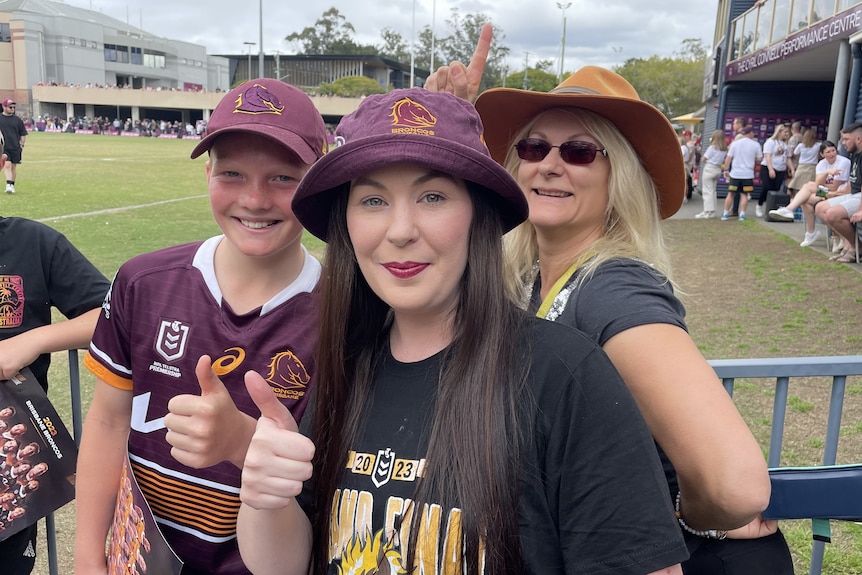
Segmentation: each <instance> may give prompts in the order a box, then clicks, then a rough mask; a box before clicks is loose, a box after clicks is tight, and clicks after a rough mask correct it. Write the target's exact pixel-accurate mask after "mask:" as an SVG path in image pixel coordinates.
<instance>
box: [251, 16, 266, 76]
mask: <svg viewBox="0 0 862 575" xmlns="http://www.w3.org/2000/svg"><path fill="white" fill-rule="evenodd" d="M258 9H259V12H258V14H259V16H260V37H259V38H258V40H260V42H259V43H258V46H260V52H258V53H257V77H258V78H263V77H264V76H263V0H258ZM249 49H251V48H249ZM249 74H251V72H249Z"/></svg>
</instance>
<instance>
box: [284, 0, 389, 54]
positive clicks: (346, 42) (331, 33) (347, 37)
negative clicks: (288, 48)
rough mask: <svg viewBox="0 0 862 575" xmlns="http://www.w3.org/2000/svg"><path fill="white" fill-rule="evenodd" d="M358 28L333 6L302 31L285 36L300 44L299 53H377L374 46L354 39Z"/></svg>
mask: <svg viewBox="0 0 862 575" xmlns="http://www.w3.org/2000/svg"><path fill="white" fill-rule="evenodd" d="M355 33H356V30H355V29H354V28H353V24H351V23H350V22H348V21H347V19H346V18H345V17H344V16H343V15H342V14H341V12H339V11H338V9H337V8H335V7H332V8H330V9H329V10H327V11H325V12H324V13H323V15H322V16H321V17H320V18H319V19H318V20H317V22H315V23H314V26H307V27H305V28H304V29H303V30H302V32H293V33H292V34H289V35H287V36H286V37H285V40H287V41H288V42H293V43H294V44H295V45H297V46H298V48H297V50H296V52H297V53H298V54H315V55H319V54H377V48H375V47H374V46H363V45H360V44H357V43H356V42H355V41H354V40H353V35H354V34H355Z"/></svg>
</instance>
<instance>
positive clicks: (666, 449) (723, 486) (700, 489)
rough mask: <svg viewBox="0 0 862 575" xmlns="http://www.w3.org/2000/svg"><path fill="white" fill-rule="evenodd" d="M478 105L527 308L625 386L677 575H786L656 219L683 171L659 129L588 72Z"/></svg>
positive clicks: (664, 125)
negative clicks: (523, 216)
mask: <svg viewBox="0 0 862 575" xmlns="http://www.w3.org/2000/svg"><path fill="white" fill-rule="evenodd" d="M476 108H477V110H478V112H479V114H480V116H481V117H482V120H483V123H484V126H485V141H486V142H487V144H488V147H489V149H490V151H491V154H492V156H493V157H494V159H496V160H497V161H499V162H500V163H501V164H503V165H504V166H506V167H507V169H509V171H510V173H512V174H513V176H514V177H515V179H516V180H517V181H518V183H519V184H520V185H521V189H522V190H523V192H524V194H525V196H526V198H527V203H528V204H529V206H530V214H529V221H528V222H525V223H524V224H522V225H521V226H519V227H518V228H516V229H515V230H514V231H513V232H512V233H511V234H509V235H508V236H507V238H506V239H507V252H508V255H509V256H510V258H511V263H513V264H514V267H515V268H516V273H517V275H518V277H519V278H522V279H526V282H525V285H526V292H527V293H526V294H525V300H526V302H527V303H526V305H527V307H528V309H529V310H530V311H532V312H534V313H536V315H538V316H539V317H543V318H546V319H549V320H552V321H556V322H557V323H564V324H566V325H569V326H572V327H576V328H578V329H580V330H582V331H583V332H585V333H586V334H587V336H588V337H590V338H591V339H592V340H593V341H594V342H595V343H597V344H598V345H600V346H601V347H602V348H603V349H604V350H605V352H606V353H607V354H608V356H609V357H610V359H611V361H612V362H613V364H614V366H615V367H616V368H617V370H618V371H619V373H620V374H621V375H622V377H623V379H624V380H625V382H626V384H627V386H628V388H629V390H630V391H631V392H632V394H633V396H634V398H635V400H636V401H637V403H638V405H639V407H640V408H641V412H642V414H643V415H644V417H645V419H646V421H647V424H648V425H649V427H650V430H651V431H652V433H653V436H654V438H655V440H656V443H657V444H658V447H659V453H660V455H661V458H662V461H663V463H664V467H665V470H666V479H667V484H668V488H669V490H670V499H671V500H672V501H673V502H674V503H675V507H676V512H677V517H678V520H679V524H680V527H681V529H682V530H683V532H684V534H685V536H686V540H687V543H688V546H689V550H690V552H692V559H691V560H689V561H688V562H685V563H683V570H684V572H686V573H697V574H701V573H709V574H713V573H715V574H718V573H772V574H775V573H782V574H783V573H788V574H789V573H792V563H791V560H790V554H789V551H788V549H787V545H786V543H785V541H784V539H783V536H782V534H781V533H780V532H778V531H777V525H776V524H775V522H764V521H763V520H762V519H760V516H759V513H760V511H762V510H763V509H764V508H765V507H766V505H767V503H768V502H769V493H770V484H769V477H768V473H767V468H766V462H765V461H764V458H763V454H762V453H761V450H760V447H759V446H758V444H757V442H756V440H755V439H754V437H753V436H752V434H751V432H750V431H749V429H748V427H747V426H746V424H745V422H744V421H743V420H742V418H741V417H740V415H739V413H738V412H737V411H736V408H735V406H734V404H733V402H732V400H731V398H730V397H729V396H728V394H727V393H726V392H725V390H724V388H723V387H722V386H721V384H720V382H719V380H718V379H717V378H716V375H715V373H714V371H713V370H712V368H711V367H710V366H709V364H708V363H707V361H706V360H705V359H704V357H703V356H702V355H701V353H700V351H699V350H698V348H697V346H696V345H695V343H694V342H693V341H692V339H691V337H690V336H689V335H688V333H687V331H686V325H685V321H684V315H685V309H684V308H683V306H682V304H681V303H680V301H679V300H678V299H677V297H676V296H675V295H674V284H673V282H672V280H671V270H670V257H669V254H668V253H667V251H666V249H665V244H664V240H663V237H662V232H661V220H662V219H663V218H668V217H670V216H672V215H673V214H674V213H675V212H676V211H677V210H678V209H679V207H680V205H681V204H682V201H683V197H684V194H685V185H686V176H685V167H684V164H683V160H682V155H681V153H680V152H679V151H678V150H679V149H680V148H679V144H678V141H677V137H676V134H675V132H674V130H673V128H672V126H671V125H670V123H669V122H668V120H667V119H666V118H665V117H664V115H663V114H661V112H659V111H658V110H657V109H656V108H654V107H653V106H651V105H650V104H648V103H646V102H643V101H641V100H640V98H639V97H638V94H637V92H636V91H635V90H634V88H633V87H632V86H631V85H630V84H629V83H628V82H627V81H626V80H625V79H624V78H622V77H621V76H619V75H617V74H615V73H613V72H610V71H608V70H604V69H602V68H598V67H593V66H587V67H584V68H582V69H580V70H578V71H577V72H575V73H574V74H572V75H571V76H570V77H569V78H567V79H566V80H565V81H564V82H563V83H562V84H560V85H559V86H557V88H555V89H554V90H552V91H551V92H549V93H538V92H528V91H524V90H515V89H507V88H498V89H492V90H488V91H486V92H484V93H482V94H481V95H480V96H479V98H478V100H477V101H476ZM734 529H736V530H735V531H731V530H734ZM727 531H731V532H730V533H729V534H728V533H726V532H727ZM734 537H741V538H746V539H733V540H731V539H730V538H734ZM734 569H737V570H734Z"/></svg>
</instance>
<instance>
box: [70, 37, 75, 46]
mask: <svg viewBox="0 0 862 575" xmlns="http://www.w3.org/2000/svg"><path fill="white" fill-rule="evenodd" d="M74 45H75V39H74V38H69V46H74Z"/></svg>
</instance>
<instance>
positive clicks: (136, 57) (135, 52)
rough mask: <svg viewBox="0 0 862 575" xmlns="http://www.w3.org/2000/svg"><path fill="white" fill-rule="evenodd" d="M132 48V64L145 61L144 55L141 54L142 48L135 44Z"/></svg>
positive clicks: (139, 63)
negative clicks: (136, 46)
mask: <svg viewBox="0 0 862 575" xmlns="http://www.w3.org/2000/svg"><path fill="white" fill-rule="evenodd" d="M131 50H132V64H137V65H139V66H140V65H141V64H143V63H144V58H143V55H142V54H141V49H140V48H135V47H134V46H133V47H132V48H131Z"/></svg>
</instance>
